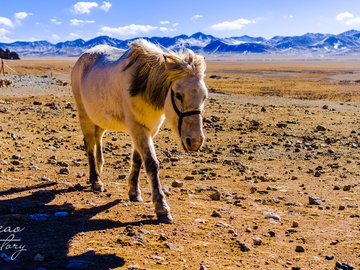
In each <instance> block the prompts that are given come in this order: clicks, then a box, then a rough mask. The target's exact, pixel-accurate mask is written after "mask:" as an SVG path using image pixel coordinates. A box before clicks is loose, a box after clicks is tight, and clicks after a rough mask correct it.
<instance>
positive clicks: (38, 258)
mask: <svg viewBox="0 0 360 270" xmlns="http://www.w3.org/2000/svg"><path fill="white" fill-rule="evenodd" d="M44 259H45V258H44V256H43V255H41V254H40V253H37V254H36V255H35V256H34V262H43V261H44Z"/></svg>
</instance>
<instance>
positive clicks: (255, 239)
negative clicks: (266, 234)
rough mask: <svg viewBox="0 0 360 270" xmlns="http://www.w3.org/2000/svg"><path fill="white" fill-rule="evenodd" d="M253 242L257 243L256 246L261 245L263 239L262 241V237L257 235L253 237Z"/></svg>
mask: <svg viewBox="0 0 360 270" xmlns="http://www.w3.org/2000/svg"><path fill="white" fill-rule="evenodd" d="M253 242H254V245H255V246H260V245H261V244H262V242H263V241H262V239H261V238H260V237H255V238H254V239H253Z"/></svg>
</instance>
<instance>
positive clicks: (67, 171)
mask: <svg viewBox="0 0 360 270" xmlns="http://www.w3.org/2000/svg"><path fill="white" fill-rule="evenodd" d="M59 174H62V175H69V174H70V169H69V168H68V167H62V168H60V170H59Z"/></svg>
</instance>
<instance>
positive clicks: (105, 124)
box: [71, 39, 208, 223]
mask: <svg viewBox="0 0 360 270" xmlns="http://www.w3.org/2000/svg"><path fill="white" fill-rule="evenodd" d="M205 70H206V63H205V58H204V57H203V56H201V55H199V54H195V53H194V52H193V51H191V50H189V49H184V50H181V51H178V52H175V51H172V50H169V49H165V48H163V47H160V46H159V45H155V44H153V43H151V42H149V41H146V40H144V39H138V40H135V41H134V42H132V43H130V44H129V49H128V50H127V51H125V52H124V51H122V50H120V49H117V48H114V47H110V46H107V45H98V46H96V47H94V48H91V49H89V50H88V51H86V52H84V53H83V54H82V55H81V56H80V57H79V59H78V60H77V62H76V63H75V65H74V67H73V69H72V72H71V81H72V91H73V96H74V98H75V101H76V105H77V109H78V116H79V122H80V126H81V130H82V132H83V135H84V146H85V151H86V153H87V156H88V162H89V182H90V184H91V188H92V190H93V191H94V192H102V191H104V185H103V183H102V181H101V179H100V175H101V172H102V169H103V164H104V158H103V154H102V137H103V135H104V133H105V131H107V130H111V131H127V132H128V133H129V134H130V137H131V139H132V157H131V167H130V172H129V175H128V177H127V178H128V179H127V180H128V188H129V191H128V196H129V200H130V201H132V202H141V201H143V200H142V196H141V191H140V184H139V172H140V169H141V166H142V165H143V166H144V168H145V171H146V174H147V177H148V178H149V179H150V182H151V187H152V202H153V204H154V207H155V213H156V215H157V220H158V221H159V222H160V223H172V221H173V218H172V216H171V214H170V207H169V205H168V203H167V201H166V198H165V195H164V192H163V191H162V188H161V184H160V180H159V162H158V160H157V158H156V153H155V148H154V143H153V138H154V137H155V136H156V135H157V133H158V132H159V129H160V127H161V125H162V124H163V122H164V120H165V119H166V121H167V122H168V123H169V124H170V128H171V130H172V132H173V133H174V134H175V136H176V137H177V138H178V142H179V144H180V146H182V148H183V150H184V151H186V152H194V151H198V150H199V149H200V147H201V146H202V145H203V143H204V139H205V137H204V133H203V127H202V126H203V119H202V118H203V110H204V102H205V99H206V98H207V97H208V90H207V87H206V85H205V83H204V77H205Z"/></svg>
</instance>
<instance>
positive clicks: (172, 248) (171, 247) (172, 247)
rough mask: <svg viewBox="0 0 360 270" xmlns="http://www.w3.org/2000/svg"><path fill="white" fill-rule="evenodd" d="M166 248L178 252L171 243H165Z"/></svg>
mask: <svg viewBox="0 0 360 270" xmlns="http://www.w3.org/2000/svg"><path fill="white" fill-rule="evenodd" d="M165 247H167V248H168V249H170V250H176V248H175V246H174V244H173V243H170V242H166V243H165Z"/></svg>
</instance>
